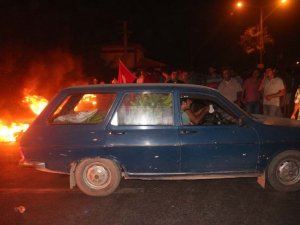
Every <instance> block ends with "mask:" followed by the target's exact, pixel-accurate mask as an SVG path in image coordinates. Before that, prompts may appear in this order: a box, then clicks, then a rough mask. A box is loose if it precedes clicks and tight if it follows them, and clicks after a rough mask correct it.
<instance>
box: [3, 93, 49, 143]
mask: <svg viewBox="0 0 300 225" xmlns="http://www.w3.org/2000/svg"><path fill="white" fill-rule="evenodd" d="M23 103H26V104H27V105H28V106H29V108H30V109H31V110H32V112H33V113H34V114H35V115H39V114H40V113H41V112H42V111H43V109H44V108H45V107H46V105H47V104H48V100H47V99H45V98H44V97H41V96H37V95H26V96H25V97H24V99H23ZM28 127H29V124H28V123H17V122H12V123H10V124H9V123H5V122H3V121H2V120H0V142H15V141H16V140H17V137H18V136H19V135H20V134H21V133H22V132H25V131H26V130H27V128H28Z"/></svg>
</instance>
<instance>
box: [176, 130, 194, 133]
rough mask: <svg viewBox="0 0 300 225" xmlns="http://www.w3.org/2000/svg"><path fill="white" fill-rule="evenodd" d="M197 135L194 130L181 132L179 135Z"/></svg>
mask: <svg viewBox="0 0 300 225" xmlns="http://www.w3.org/2000/svg"><path fill="white" fill-rule="evenodd" d="M194 133H197V131H195V130H181V131H180V134H194Z"/></svg>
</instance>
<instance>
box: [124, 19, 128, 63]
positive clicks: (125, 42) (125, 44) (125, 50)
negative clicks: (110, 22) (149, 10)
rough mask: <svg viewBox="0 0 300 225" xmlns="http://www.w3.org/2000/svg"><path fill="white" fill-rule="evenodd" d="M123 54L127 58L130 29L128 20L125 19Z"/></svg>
mask: <svg viewBox="0 0 300 225" xmlns="http://www.w3.org/2000/svg"><path fill="white" fill-rule="evenodd" d="M123 48H124V49H123V51H124V52H123V56H124V58H126V56H127V52H128V29H127V21H123Z"/></svg>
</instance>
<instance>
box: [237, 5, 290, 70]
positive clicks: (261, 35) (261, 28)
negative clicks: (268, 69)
mask: <svg viewBox="0 0 300 225" xmlns="http://www.w3.org/2000/svg"><path fill="white" fill-rule="evenodd" d="M287 3H288V0H280V1H278V4H276V6H275V7H274V8H273V9H272V10H271V11H270V12H269V13H268V14H267V15H266V16H264V12H263V8H264V6H263V5H260V6H253V5H247V6H248V7H249V6H250V7H252V8H259V10H260V18H259V29H258V34H259V48H258V49H259V64H258V66H257V67H258V68H261V69H263V67H264V64H263V52H264V48H265V43H264V32H263V31H264V21H265V20H266V19H267V18H268V17H269V16H270V15H271V14H273V12H274V11H275V10H276V9H277V8H278V7H279V6H284V5H286V4H287ZM243 7H244V3H243V2H242V1H238V2H237V3H236V8H238V9H240V8H243Z"/></svg>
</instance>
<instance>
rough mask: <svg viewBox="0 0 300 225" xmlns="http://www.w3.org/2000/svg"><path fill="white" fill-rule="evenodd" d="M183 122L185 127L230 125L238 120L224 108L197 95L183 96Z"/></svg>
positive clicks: (211, 100) (181, 100) (181, 97)
mask: <svg viewBox="0 0 300 225" xmlns="http://www.w3.org/2000/svg"><path fill="white" fill-rule="evenodd" d="M180 103H181V120H182V124H183V125H203V126H211V125H230V124H236V123H238V118H237V117H236V116H235V115H234V114H233V113H231V112H230V111H229V110H227V109H226V108H225V107H224V106H221V105H220V104H219V103H217V102H216V101H214V100H213V99H210V98H208V97H205V96H202V95H197V94H182V95H181V96H180Z"/></svg>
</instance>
